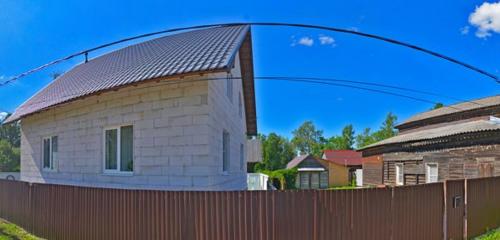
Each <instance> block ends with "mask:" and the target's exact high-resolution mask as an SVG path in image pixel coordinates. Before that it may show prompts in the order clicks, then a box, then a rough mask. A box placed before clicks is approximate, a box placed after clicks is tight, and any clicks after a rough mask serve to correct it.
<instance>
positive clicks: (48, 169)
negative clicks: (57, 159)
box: [42, 168, 57, 173]
mask: <svg viewBox="0 0 500 240" xmlns="http://www.w3.org/2000/svg"><path fill="white" fill-rule="evenodd" d="M42 172H46V173H56V172H57V169H50V168H43V169H42Z"/></svg>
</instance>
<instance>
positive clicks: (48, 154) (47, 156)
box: [42, 136, 57, 170]
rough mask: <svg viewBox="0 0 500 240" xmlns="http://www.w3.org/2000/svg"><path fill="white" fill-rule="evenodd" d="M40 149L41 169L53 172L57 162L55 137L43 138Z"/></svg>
mask: <svg viewBox="0 0 500 240" xmlns="http://www.w3.org/2000/svg"><path fill="white" fill-rule="evenodd" d="M42 148H43V149H42V161H43V169H45V170H55V169H56V162H57V136H52V137H46V138H44V139H43V146H42Z"/></svg>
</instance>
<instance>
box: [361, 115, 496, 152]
mask: <svg viewBox="0 0 500 240" xmlns="http://www.w3.org/2000/svg"><path fill="white" fill-rule="evenodd" d="M496 130H500V122H498V121H489V120H477V121H471V122H465V123H459V124H453V125H448V126H444V127H438V128H431V129H426V130H421V131H416V132H410V133H405V134H400V135H397V136H394V137H391V138H388V139H385V140H382V141H380V142H376V143H374V144H371V145H368V146H366V147H364V148H362V149H361V150H363V149H368V148H373V147H377V146H382V145H388V144H394V143H406V142H413V141H423V140H431V139H435V138H440V137H447V136H452V135H459V134H465V133H473V132H482V131H496Z"/></svg>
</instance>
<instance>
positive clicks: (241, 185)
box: [7, 26, 257, 190]
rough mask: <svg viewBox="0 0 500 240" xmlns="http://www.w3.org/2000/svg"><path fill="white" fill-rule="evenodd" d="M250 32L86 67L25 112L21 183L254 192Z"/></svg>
mask: <svg viewBox="0 0 500 240" xmlns="http://www.w3.org/2000/svg"><path fill="white" fill-rule="evenodd" d="M251 47H252V46H251V35H250V29H249V27H248V26H234V27H221V28H211V29H205V30H198V31H192V32H186V33H181V34H176V35H171V36H167V37H162V38H158V39H154V40H151V41H147V42H144V43H140V44H136V45H133V46H130V47H127V48H124V49H120V50H118V51H115V52H112V53H109V54H106V55H103V56H100V57H97V58H95V59H92V60H90V61H89V62H86V63H82V64H80V65H78V66H76V67H75V68H73V69H72V70H70V71H69V72H67V73H66V74H64V75H62V76H61V77H59V78H57V79H56V80H55V81H54V82H53V83H51V84H50V85H48V86H47V87H45V88H44V89H42V90H41V91H40V92H38V93H37V94H36V95H35V96H33V97H32V98H30V99H29V100H28V101H27V102H25V103H24V104H23V105H21V106H20V107H19V108H18V109H17V110H16V112H15V113H14V114H13V115H12V116H10V117H9V119H7V122H12V121H16V120H20V121H21V180H23V181H29V182H40V183H56V184H70V185H82V186H96V187H114V188H131V189H166V190H238V189H246V159H245V156H246V153H245V151H246V147H245V143H246V141H247V136H253V135H255V134H256V131H257V126H256V116H255V113H256V112H255V95H254V83H253V81H254V80H253V63H252V50H251Z"/></svg>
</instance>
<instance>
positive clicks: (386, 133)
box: [373, 113, 398, 142]
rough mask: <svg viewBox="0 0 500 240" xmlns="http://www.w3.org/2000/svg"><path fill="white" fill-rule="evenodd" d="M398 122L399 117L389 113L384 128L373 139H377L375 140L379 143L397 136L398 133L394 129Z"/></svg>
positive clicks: (383, 124) (374, 134)
mask: <svg viewBox="0 0 500 240" xmlns="http://www.w3.org/2000/svg"><path fill="white" fill-rule="evenodd" d="M397 120H398V117H396V115H394V114H392V113H388V114H387V116H386V117H385V120H384V122H383V123H382V127H381V128H380V130H378V131H377V132H375V133H373V137H374V138H375V140H376V141H377V142H378V141H382V140H384V139H387V138H390V137H393V136H395V135H396V134H397V133H398V132H397V131H396V129H395V128H394V126H395V125H396V121H397Z"/></svg>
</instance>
